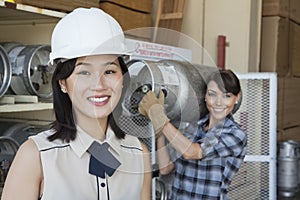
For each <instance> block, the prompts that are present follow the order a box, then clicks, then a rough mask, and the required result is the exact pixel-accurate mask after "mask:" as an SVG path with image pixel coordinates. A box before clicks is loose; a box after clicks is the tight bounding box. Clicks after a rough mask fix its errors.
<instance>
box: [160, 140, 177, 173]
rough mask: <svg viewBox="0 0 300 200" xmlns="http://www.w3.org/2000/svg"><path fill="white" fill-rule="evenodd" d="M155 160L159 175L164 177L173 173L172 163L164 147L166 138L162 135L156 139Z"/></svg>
mask: <svg viewBox="0 0 300 200" xmlns="http://www.w3.org/2000/svg"><path fill="white" fill-rule="evenodd" d="M157 158H158V165H159V172H160V174H162V175H166V174H169V173H170V172H171V171H173V169H174V163H173V162H172V161H171V159H170V155H169V152H168V148H167V147H166V138H165V136H164V135H161V136H160V137H158V138H157Z"/></svg>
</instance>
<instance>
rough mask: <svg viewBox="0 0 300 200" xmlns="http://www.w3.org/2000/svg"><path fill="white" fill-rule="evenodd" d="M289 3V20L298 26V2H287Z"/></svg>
mask: <svg viewBox="0 0 300 200" xmlns="http://www.w3.org/2000/svg"><path fill="white" fill-rule="evenodd" d="M289 1H290V19H292V20H293V21H295V22H296V23H298V24H300V1H299V0H289Z"/></svg>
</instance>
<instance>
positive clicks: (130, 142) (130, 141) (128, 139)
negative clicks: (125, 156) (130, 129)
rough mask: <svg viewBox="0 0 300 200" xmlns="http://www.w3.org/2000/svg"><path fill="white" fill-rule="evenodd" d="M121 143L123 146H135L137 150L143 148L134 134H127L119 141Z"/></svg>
mask: <svg viewBox="0 0 300 200" xmlns="http://www.w3.org/2000/svg"><path fill="white" fill-rule="evenodd" d="M121 145H122V146H124V147H131V148H136V149H137V150H143V146H142V142H141V141H140V139H139V138H138V137H136V136H133V135H129V134H127V135H126V136H125V138H124V139H123V140H122V141H121Z"/></svg>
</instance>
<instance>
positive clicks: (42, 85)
mask: <svg viewBox="0 0 300 200" xmlns="http://www.w3.org/2000/svg"><path fill="white" fill-rule="evenodd" d="M50 51H51V47H50V46H49V45H16V46H13V47H10V49H9V52H8V55H9V58H10V61H11V66H12V80H11V84H10V87H11V89H12V91H13V92H14V93H16V94H20V95H22V94H23V95H37V96H38V97H41V98H49V97H51V96H52V89H51V78H52V74H53V71H54V69H53V68H52V67H51V66H48V61H49V54H50Z"/></svg>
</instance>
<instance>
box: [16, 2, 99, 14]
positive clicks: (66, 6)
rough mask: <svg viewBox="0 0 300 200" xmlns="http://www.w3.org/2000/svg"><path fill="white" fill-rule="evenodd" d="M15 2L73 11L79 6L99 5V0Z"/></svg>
mask: <svg viewBox="0 0 300 200" xmlns="http://www.w3.org/2000/svg"><path fill="white" fill-rule="evenodd" d="M15 2H16V3H21V4H26V5H32V6H36V7H39V8H46V9H52V10H57V11H63V12H71V11H72V10H74V9H75V8H78V7H86V8H90V7H97V8H98V7H99V0H15Z"/></svg>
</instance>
